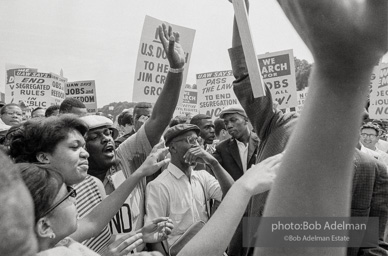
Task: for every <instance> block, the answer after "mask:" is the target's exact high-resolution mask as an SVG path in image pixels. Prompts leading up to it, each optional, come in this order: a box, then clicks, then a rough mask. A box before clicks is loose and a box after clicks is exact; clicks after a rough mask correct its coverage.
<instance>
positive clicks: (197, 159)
mask: <svg viewBox="0 0 388 256" xmlns="http://www.w3.org/2000/svg"><path fill="white" fill-rule="evenodd" d="M183 158H184V159H185V162H186V163H189V164H195V163H202V164H210V165H211V164H214V163H215V162H216V161H217V160H216V159H215V158H214V157H213V156H212V155H211V154H209V153H208V152H206V150H204V149H203V148H202V147H200V146H197V147H191V148H189V149H188V150H187V152H186V153H185V155H184V156H183Z"/></svg>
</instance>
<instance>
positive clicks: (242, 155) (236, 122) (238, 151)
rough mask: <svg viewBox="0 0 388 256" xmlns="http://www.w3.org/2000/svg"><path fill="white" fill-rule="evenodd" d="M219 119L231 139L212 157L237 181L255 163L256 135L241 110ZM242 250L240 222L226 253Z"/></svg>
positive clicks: (238, 109) (221, 144) (238, 252)
mask: <svg viewBox="0 0 388 256" xmlns="http://www.w3.org/2000/svg"><path fill="white" fill-rule="evenodd" d="M220 118H223V119H224V123H225V126H226V129H227V130H228V132H229V134H230V135H231V138H229V139H226V140H224V141H222V142H220V144H218V145H217V146H216V151H215V152H214V154H213V155H214V156H215V158H216V159H217V160H218V162H220V164H221V166H222V167H224V169H225V170H226V171H227V172H228V173H229V174H230V176H232V178H233V179H234V180H237V179H239V178H240V177H241V176H242V175H243V174H244V172H246V170H247V169H249V168H250V167H251V166H252V164H254V163H255V162H256V156H257V155H256V154H257V148H258V145H259V138H258V137H257V135H256V133H254V132H251V131H250V130H249V128H248V117H247V115H246V113H245V111H244V110H243V109H241V108H233V107H232V108H227V109H224V110H223V111H222V112H221V113H220ZM247 216H249V215H248V211H246V212H245V214H244V217H247ZM243 250H244V249H243V248H242V222H240V224H239V226H238V227H237V229H236V232H235V234H234V236H233V238H232V240H231V243H230V245H229V251H228V253H230V254H232V255H241V253H242V251H243Z"/></svg>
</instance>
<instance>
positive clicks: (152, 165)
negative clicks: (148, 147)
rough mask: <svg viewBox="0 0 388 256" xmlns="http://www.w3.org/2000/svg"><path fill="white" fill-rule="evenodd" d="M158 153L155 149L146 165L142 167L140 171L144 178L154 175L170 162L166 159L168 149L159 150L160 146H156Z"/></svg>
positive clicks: (147, 159) (145, 162)
mask: <svg viewBox="0 0 388 256" xmlns="http://www.w3.org/2000/svg"><path fill="white" fill-rule="evenodd" d="M155 147H156V148H158V149H156V151H155V150H154V149H153V150H152V151H151V153H150V154H149V156H148V157H147V158H146V160H145V161H144V163H143V164H142V165H141V166H140V168H139V169H140V170H141V172H142V174H143V175H144V176H149V175H152V174H154V173H155V172H156V171H157V170H159V169H160V168H161V167H163V166H164V165H165V164H167V163H169V162H170V159H165V157H166V155H167V154H168V148H159V147H160V145H159V144H157V145H155Z"/></svg>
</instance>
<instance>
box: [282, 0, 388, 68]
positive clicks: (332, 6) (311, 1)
mask: <svg viewBox="0 0 388 256" xmlns="http://www.w3.org/2000/svg"><path fill="white" fill-rule="evenodd" d="M278 2H279V4H280V6H281V7H282V9H283V11H284V13H285V14H286V16H287V17H288V19H289V20H290V21H291V23H292V24H293V26H294V28H295V29H296V31H297V32H298V33H299V35H300V36H301V38H302V39H303V41H304V42H305V43H306V45H307V46H308V47H309V49H310V51H311V53H312V54H313V56H314V59H315V62H316V63H317V64H318V65H320V64H324V65H325V66H327V67H329V66H330V65H333V66H338V64H339V65H342V63H344V64H346V65H347V66H350V65H351V66H352V67H356V68H358V67H360V68H362V67H369V66H371V67H373V66H374V65H375V64H376V63H377V61H378V60H379V58H381V57H382V56H383V55H384V53H385V52H386V51H387V48H388V36H387V33H388V32H387V31H388V27H387V20H388V18H387V16H388V15H387V10H388V1H386V0H372V1H371V0H324V1H322V0H292V1H290V0H278ZM336 64H337V65H336ZM335 68H336V67H335Z"/></svg>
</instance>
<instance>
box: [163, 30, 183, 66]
mask: <svg viewBox="0 0 388 256" xmlns="http://www.w3.org/2000/svg"><path fill="white" fill-rule="evenodd" d="M158 32H159V38H160V41H161V42H162V45H163V48H164V50H165V52H166V54H167V59H168V61H169V63H170V70H171V68H172V69H175V70H176V69H178V70H179V69H182V68H183V66H184V65H185V52H184V51H183V49H182V47H181V45H180V44H179V33H178V32H172V28H171V26H168V28H167V26H166V25H165V24H162V26H159V28H158ZM174 73H177V71H176V72H174Z"/></svg>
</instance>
